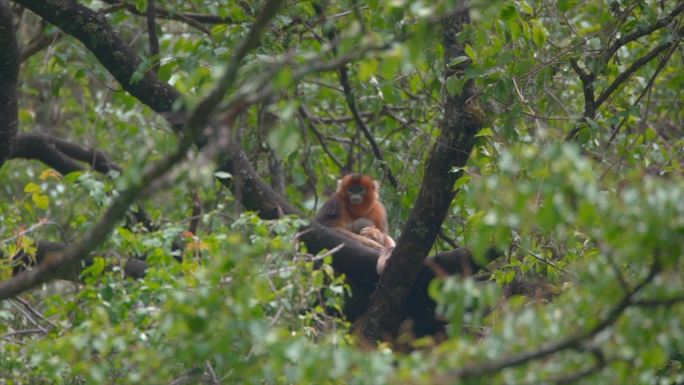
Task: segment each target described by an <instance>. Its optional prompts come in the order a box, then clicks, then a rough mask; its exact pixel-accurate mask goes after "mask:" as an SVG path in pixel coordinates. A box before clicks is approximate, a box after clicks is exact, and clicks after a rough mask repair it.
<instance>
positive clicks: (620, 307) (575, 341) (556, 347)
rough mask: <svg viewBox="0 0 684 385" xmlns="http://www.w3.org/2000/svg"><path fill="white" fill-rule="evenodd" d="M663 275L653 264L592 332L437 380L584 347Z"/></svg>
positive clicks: (468, 375)
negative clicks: (645, 288)
mask: <svg viewBox="0 0 684 385" xmlns="http://www.w3.org/2000/svg"><path fill="white" fill-rule="evenodd" d="M659 272H660V268H659V266H658V264H657V263H653V265H651V268H650V271H649V273H648V275H647V276H646V277H645V278H644V279H643V280H642V281H641V282H639V283H638V284H637V285H636V286H635V287H634V288H632V289H631V290H630V291H628V292H626V293H625V295H624V296H623V297H622V299H621V300H620V302H618V304H617V305H615V307H613V308H612V309H611V310H610V311H609V312H608V314H607V315H606V316H605V317H603V318H602V319H600V320H599V321H598V322H597V323H596V325H594V326H593V327H591V328H590V329H588V330H585V331H581V332H578V333H575V334H572V335H569V336H567V337H565V338H563V339H561V340H559V341H555V342H552V343H549V344H546V345H544V346H542V347H541V348H538V349H536V350H532V351H528V352H521V353H517V354H514V355H512V356H510V357H507V358H504V359H501V360H497V361H488V362H485V363H482V364H474V365H468V366H465V367H463V368H461V369H457V370H453V371H451V372H449V373H448V375H445V376H444V377H443V378H440V379H439V380H437V381H436V383H440V384H441V383H452V382H453V381H454V378H461V379H466V378H473V377H479V376H482V375H485V374H492V373H496V372H498V371H501V370H503V369H506V368H510V367H514V366H518V365H523V364H526V363H528V362H530V361H534V360H538V359H541V358H544V357H547V356H549V355H552V354H555V353H557V352H560V351H562V350H566V349H572V348H576V347H578V346H581V344H582V343H584V342H585V341H587V340H589V339H591V338H593V337H595V336H596V335H597V334H598V333H600V332H601V331H603V330H605V329H606V328H608V327H609V326H611V325H613V324H614V323H615V322H617V320H618V319H619V318H620V316H621V315H622V313H624V311H625V310H626V309H627V308H628V307H630V306H632V305H634V303H635V301H634V297H635V295H636V294H637V293H639V292H640V291H641V290H642V289H643V288H644V287H645V286H646V285H648V284H649V283H650V282H651V281H653V279H654V278H655V277H656V275H658V273H659Z"/></svg>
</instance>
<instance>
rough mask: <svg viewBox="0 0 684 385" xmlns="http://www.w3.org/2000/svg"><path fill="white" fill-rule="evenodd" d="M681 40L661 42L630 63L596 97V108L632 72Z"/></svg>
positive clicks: (683, 29) (680, 33) (679, 32)
mask: <svg viewBox="0 0 684 385" xmlns="http://www.w3.org/2000/svg"><path fill="white" fill-rule="evenodd" d="M678 34H679V35H682V34H684V28H681V29H680V30H679V31H678ZM678 42H679V40H675V41H670V42H667V43H663V44H660V45H658V46H656V47H655V48H653V49H652V50H650V51H649V52H648V53H647V54H646V55H644V56H642V57H640V58H639V59H637V60H635V61H634V63H632V65H630V66H629V67H628V68H627V69H626V70H625V71H624V72H622V73H620V74H619V75H618V76H617V77H616V78H615V80H613V82H612V83H610V85H609V86H608V87H606V89H605V90H603V92H601V94H600V95H599V96H598V97H597V98H596V103H595V108H599V107H600V106H601V104H603V102H605V101H606V99H608V98H609V97H610V95H612V94H613V92H615V90H617V88H618V87H620V85H622V83H624V82H626V81H627V80H628V79H629V78H630V76H632V74H634V73H635V72H636V71H637V70H638V69H639V68H641V67H643V66H645V65H646V64H648V63H649V62H650V61H651V60H653V59H655V58H656V57H657V56H658V55H660V53H661V52H664V51H666V50H667V49H669V48H670V47H672V46H673V45H674V44H675V43H678Z"/></svg>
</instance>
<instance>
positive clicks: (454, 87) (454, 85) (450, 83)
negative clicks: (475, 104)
mask: <svg viewBox="0 0 684 385" xmlns="http://www.w3.org/2000/svg"><path fill="white" fill-rule="evenodd" d="M465 82H466V80H465V79H464V78H462V77H458V76H450V77H449V78H448V79H447V83H446V88H447V92H449V94H450V95H454V96H455V95H460V94H461V92H462V91H463V86H464V85H465Z"/></svg>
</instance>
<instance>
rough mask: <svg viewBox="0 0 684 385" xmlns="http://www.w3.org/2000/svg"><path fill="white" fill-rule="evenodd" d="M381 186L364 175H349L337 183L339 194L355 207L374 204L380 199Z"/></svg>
mask: <svg viewBox="0 0 684 385" xmlns="http://www.w3.org/2000/svg"><path fill="white" fill-rule="evenodd" d="M379 189H380V185H379V184H378V182H376V181H374V180H373V178H371V177H369V176H368V175H363V174H349V175H345V176H344V177H343V178H342V179H340V180H338V181H337V193H338V194H341V195H342V197H343V198H345V200H346V201H348V202H349V203H350V204H351V205H353V206H359V205H364V204H369V203H372V202H373V201H374V200H376V199H378V190H379Z"/></svg>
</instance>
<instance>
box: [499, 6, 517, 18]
mask: <svg viewBox="0 0 684 385" xmlns="http://www.w3.org/2000/svg"><path fill="white" fill-rule="evenodd" d="M499 15H500V16H501V19H502V20H511V19H513V18H515V17H516V16H517V15H518V10H517V9H515V5H513V4H509V5H507V6H505V7H503V8H501V12H500V13H499Z"/></svg>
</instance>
